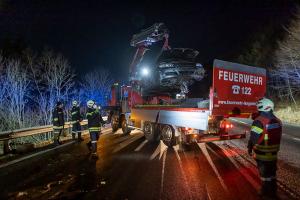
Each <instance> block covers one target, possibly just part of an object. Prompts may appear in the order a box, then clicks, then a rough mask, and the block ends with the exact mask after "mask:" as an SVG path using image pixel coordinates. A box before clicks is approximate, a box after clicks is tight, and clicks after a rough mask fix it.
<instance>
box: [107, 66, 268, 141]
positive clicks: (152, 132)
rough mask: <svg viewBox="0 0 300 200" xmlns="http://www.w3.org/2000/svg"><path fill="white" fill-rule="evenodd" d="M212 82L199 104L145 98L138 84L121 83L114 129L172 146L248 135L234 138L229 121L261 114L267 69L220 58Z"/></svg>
mask: <svg viewBox="0 0 300 200" xmlns="http://www.w3.org/2000/svg"><path fill="white" fill-rule="evenodd" d="M212 79H213V83H212V86H211V87H210V88H208V89H209V90H210V93H209V97H208V99H204V100H203V99H191V100H194V101H193V102H194V104H185V103H186V102H188V101H189V99H185V100H184V101H178V100H176V99H172V98H171V97H169V96H154V97H152V98H150V99H143V97H142V96H140V95H139V93H138V92H137V91H136V90H134V89H133V87H132V86H125V85H123V86H120V85H118V84H115V85H114V86H113V87H112V100H111V105H119V106H116V107H117V108H118V109H116V110H115V111H114V112H113V113H112V120H111V123H112V128H113V130H114V131H116V130H117V129H118V128H119V127H121V128H122V130H123V132H124V133H128V132H129V131H130V129H132V128H138V129H140V130H142V131H143V132H144V134H145V137H146V139H147V140H149V141H155V140H158V139H161V140H162V141H163V142H164V143H165V144H167V145H175V144H177V143H178V142H187V143H189V142H191V141H198V142H202V141H215V140H226V139H234V138H243V137H245V133H241V134H237V135H231V134H228V129H230V128H232V124H231V123H230V121H229V120H227V119H228V118H229V117H245V118H246V117H249V116H250V115H251V113H253V112H256V102H257V100H259V99H260V98H262V97H263V96H264V95H265V92H266V70H265V69H263V68H258V67H251V66H246V65H242V64H237V63H231V62H226V61H222V60H215V61H214V65H213V77H212ZM195 100H196V101H195ZM162 102H163V103H162Z"/></svg>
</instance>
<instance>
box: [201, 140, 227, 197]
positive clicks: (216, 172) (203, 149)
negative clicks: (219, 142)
mask: <svg viewBox="0 0 300 200" xmlns="http://www.w3.org/2000/svg"><path fill="white" fill-rule="evenodd" d="M198 146H199V147H200V149H201V151H202V152H203V154H204V155H205V157H206V159H207V161H208V163H209V164H210V166H211V167H212V169H213V170H214V172H215V174H216V175H217V177H218V179H219V181H220V183H221V185H222V187H223V189H224V190H225V191H226V192H229V191H228V188H227V186H226V185H225V183H224V180H223V178H222V177H221V175H220V174H219V172H218V169H217V168H216V166H215V164H214V163H213V161H212V159H211V157H210V156H209V154H208V152H207V149H206V145H205V143H198Z"/></svg>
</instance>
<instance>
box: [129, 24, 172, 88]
mask: <svg viewBox="0 0 300 200" xmlns="http://www.w3.org/2000/svg"><path fill="white" fill-rule="evenodd" d="M168 39H169V31H168V29H167V28H166V26H165V25H164V23H155V24H153V25H152V26H151V27H149V28H147V29H143V30H142V31H141V32H140V33H137V34H134V35H133V36H132V39H131V42H130V45H131V46H133V47H136V48H137V49H136V52H135V55H134V57H133V60H132V62H131V64H130V67H129V81H130V84H131V85H132V86H134V85H136V84H139V83H138V82H139V81H140V77H139V74H138V72H139V69H138V65H139V63H140V62H141V61H142V59H143V56H144V54H145V53H146V51H147V50H148V47H149V46H151V45H152V44H153V43H156V42H159V41H162V40H164V44H163V47H162V51H163V50H168V49H170V46H169V40H168Z"/></svg>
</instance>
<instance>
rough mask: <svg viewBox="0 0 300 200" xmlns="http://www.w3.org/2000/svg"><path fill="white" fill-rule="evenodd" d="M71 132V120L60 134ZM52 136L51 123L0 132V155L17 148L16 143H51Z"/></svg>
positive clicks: (83, 122) (104, 118)
mask: <svg viewBox="0 0 300 200" xmlns="http://www.w3.org/2000/svg"><path fill="white" fill-rule="evenodd" d="M103 120H107V117H103ZM80 124H81V126H82V127H85V126H86V125H87V120H83V121H81V122H80ZM83 130H84V129H83ZM71 133H72V124H71V122H66V123H65V125H64V131H63V133H62V135H63V136H65V137H66V136H67V135H71ZM53 137H54V135H53V126H52V125H46V126H37V127H30V128H24V129H18V130H11V131H4V132H0V155H3V154H7V153H9V152H11V150H12V149H16V148H17V147H16V146H17V145H19V146H20V145H23V146H26V145H27V146H30V147H31V148H34V147H39V146H45V145H47V144H51V143H52V140H53ZM25 148H26V147H25Z"/></svg>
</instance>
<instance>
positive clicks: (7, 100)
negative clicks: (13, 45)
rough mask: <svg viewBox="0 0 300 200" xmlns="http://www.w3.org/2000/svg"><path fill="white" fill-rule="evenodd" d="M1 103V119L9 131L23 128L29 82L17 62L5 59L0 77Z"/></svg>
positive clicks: (25, 73) (24, 70) (25, 72)
mask: <svg viewBox="0 0 300 200" xmlns="http://www.w3.org/2000/svg"><path fill="white" fill-rule="evenodd" d="M2 81H3V82H2V87H1V88H2V89H1V90H2V95H3V97H4V99H2V102H1V110H2V114H3V115H4V116H3V119H5V121H6V126H7V128H9V129H15V128H23V127H25V126H26V124H25V118H26V115H25V112H26V104H27V98H28V96H29V95H30V94H29V90H28V87H29V84H30V80H29V78H28V75H27V71H26V69H25V68H24V66H22V65H21V63H20V61H19V60H15V59H7V60H5V61H4V73H3V77H2Z"/></svg>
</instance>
